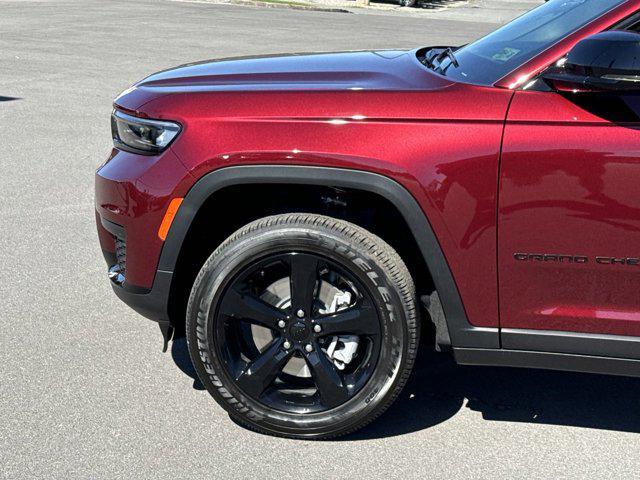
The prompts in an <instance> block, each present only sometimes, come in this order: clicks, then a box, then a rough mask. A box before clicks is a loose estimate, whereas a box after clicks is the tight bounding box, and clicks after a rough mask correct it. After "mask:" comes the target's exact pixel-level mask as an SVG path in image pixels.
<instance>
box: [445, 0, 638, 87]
mask: <svg viewBox="0 0 640 480" xmlns="http://www.w3.org/2000/svg"><path fill="white" fill-rule="evenodd" d="M625 2H626V0H551V1H550V2H547V3H545V4H544V5H541V6H539V7H538V8H536V9H534V10H531V11H530V12H528V13H526V14H525V15H523V16H521V17H519V18H517V19H516V20H514V21H513V22H511V23H509V24H507V25H505V26H504V27H502V28H500V29H499V30H496V31H495V32H493V33H491V34H489V35H487V36H486V37H484V38H481V39H480V40H477V41H476V42H474V43H471V44H469V45H467V46H465V47H463V48H461V49H459V50H456V52H455V58H456V60H457V62H458V66H456V65H455V63H454V62H453V61H452V59H451V58H447V59H445V60H443V61H442V63H441V64H440V65H439V68H438V70H439V71H440V72H441V73H443V74H445V75H446V76H447V77H451V78H454V79H455V80H458V81H461V82H466V83H474V84H479V85H493V84H494V83H496V82H497V81H498V80H500V79H501V78H503V77H504V76H506V75H507V74H509V73H510V72H512V71H513V70H515V69H516V68H517V67H519V66H520V65H522V64H524V63H526V62H528V61H529V60H531V59H532V58H534V57H535V56H536V55H538V54H539V53H541V52H543V51H544V50H546V49H547V48H549V47H551V46H552V45H554V44H555V43H557V42H558V41H560V40H562V39H563V38H564V37H566V36H568V35H569V34H571V33H573V32H574V31H576V30H578V29H579V28H582V27H583V26H585V25H587V24H588V23H590V22H591V21H593V20H595V19H596V18H598V17H600V16H602V15H603V14H605V13H606V12H608V11H609V10H611V9H612V8H614V7H616V6H618V5H621V4H623V3H625Z"/></svg>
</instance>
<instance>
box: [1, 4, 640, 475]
mask: <svg viewBox="0 0 640 480" xmlns="http://www.w3.org/2000/svg"><path fill="white" fill-rule="evenodd" d="M463 17H464V16H462V17H460V18H463ZM443 18H444V17H442V16H439V17H438V19H437V20H433V19H429V18H426V17H420V18H419V17H417V16H411V17H407V16H399V15H395V16H381V15H349V14H335V13H334V14H331V13H314V12H301V11H290V10H276V9H268V10H264V9H252V8H244V7H234V6H215V5H208V4H201V3H181V2H173V1H166V0H157V1H152V0H138V1H136V2H133V1H129V2H128V1H121V0H118V1H110V2H105V1H99V0H91V1H83V2H81V1H38V2H35V1H4V0H0V192H1V193H0V198H1V200H2V201H1V202H0V231H1V232H2V233H1V235H0V252H2V254H1V255H0V266H1V269H0V271H1V272H2V275H3V280H4V281H3V282H2V283H1V284H0V319H1V323H0V326H2V328H3V330H2V333H1V334H0V365H1V368H0V418H1V420H0V472H1V473H2V475H3V476H4V477H5V478H28V477H30V478H32V477H37V478H109V479H113V478H154V479H156V478H187V477H192V478H252V477H261V478H276V479H287V478H295V479H303V478H305V479H306V478H323V479H327V478H341V479H343V478H418V477H419V478H428V477H440V478H532V477H533V478H552V477H573V478H575V477H584V478H600V477H605V476H606V477H607V478H612V477H614V478H632V477H636V478H637V476H638V471H639V468H638V467H639V466H640V461H639V459H638V451H639V450H638V447H640V442H639V438H640V437H639V436H638V432H640V381H639V380H633V379H625V378H608V377H599V376H589V375H573V374H562V373H545V372H533V371H517V370H499V369H488V368H461V367H456V366H454V365H452V364H451V363H449V362H447V361H445V360H441V359H434V358H431V357H427V358H423V359H422V360H421V362H420V364H419V367H418V372H417V375H416V376H415V378H414V380H413V381H412V382H411V384H410V385H409V386H408V388H407V389H406V391H405V393H404V395H403V396H402V398H401V399H400V400H399V401H398V403H397V404H396V405H395V406H394V407H393V408H392V409H391V410H390V411H389V412H388V413H387V414H386V415H385V416H384V417H383V418H381V419H380V420H379V421H377V422H376V423H375V424H373V425H372V426H370V427H368V428H367V429H365V430H364V431H362V432H360V433H358V434H356V435H354V436H351V437H347V438H345V439H343V440H341V441H333V442H301V441H287V440H282V439H275V438H270V437H266V436H262V435H258V434H254V433H251V432H248V431H246V430H244V429H243V428H241V427H239V426H237V425H235V424H234V423H233V422H231V421H230V420H229V418H228V417H227V415H226V414H225V413H224V412H223V411H222V409H221V408H219V407H218V406H217V405H216V404H215V403H214V402H213V400H212V399H210V397H209V396H208V395H207V394H206V393H205V392H203V391H202V390H201V389H200V386H199V384H198V382H196V381H194V379H193V378H192V376H191V375H192V373H191V367H190V364H189V362H188V360H187V358H188V357H187V354H186V350H185V346H184V342H183V341H180V342H177V343H175V344H174V345H173V347H172V352H171V353H169V354H162V353H161V352H160V346H161V345H160V336H159V333H158V332H157V328H156V327H155V326H154V325H153V324H151V323H150V322H148V321H146V320H144V319H142V318H141V317H138V316H137V315H136V314H135V313H133V312H132V311H130V310H129V309H128V308H126V307H125V306H124V305H122V304H121V303H119V301H118V300H117V299H116V298H115V297H114V295H113V294H112V292H111V291H110V287H109V285H108V283H107V278H106V274H105V273H106V272H105V265H104V264H103V260H102V258H101V256H100V253H99V249H98V244H97V239H96V234H95V230H94V225H93V222H94V218H93V205H92V200H93V172H94V169H95V168H96V166H97V165H98V164H99V163H100V162H101V161H102V160H103V159H104V158H105V156H106V155H107V153H108V152H109V149H110V137H109V121H108V120H109V113H110V109H111V107H110V104H111V100H112V99H113V98H114V97H115V96H116V95H117V94H118V93H119V92H120V91H121V90H123V89H124V88H126V87H127V86H129V85H130V84H131V83H133V82H134V81H136V80H138V79H140V78H141V77H143V76H144V75H146V74H147V73H149V72H151V71H154V70H158V69H161V68H166V67H169V66H172V65H175V64H178V63H185V62H188V61H194V60H199V59H203V58H209V57H216V56H229V55H242V54H248V53H258V52H265V53H271V52H281V51H293V50H298V51H318V50H327V49H344V48H353V49H360V48H379V47H392V46H415V45H421V44H428V43H432V42H433V43H443V42H451V43H462V42H465V41H468V40H470V39H472V38H474V37H476V36H478V35H480V34H481V33H483V32H485V31H487V30H490V29H491V28H493V26H494V25H492V24H491V21H492V18H486V17H485V18H483V14H482V11H481V10H478V15H477V17H476V18H475V20H476V21H475V22H469V21H447V20H445V19H443ZM482 20H485V22H483V21H482ZM12 98H13V99H12Z"/></svg>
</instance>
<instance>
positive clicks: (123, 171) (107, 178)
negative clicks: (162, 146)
mask: <svg viewBox="0 0 640 480" xmlns="http://www.w3.org/2000/svg"><path fill="white" fill-rule="evenodd" d="M192 180H193V177H191V176H190V175H189V174H188V172H187V171H186V169H185V167H184V166H183V165H182V163H181V162H180V161H179V160H178V158H177V157H176V156H175V155H174V154H173V153H172V152H171V151H170V150H167V151H165V152H163V153H162V154H161V155H158V156H155V157H151V156H141V155H136V154H132V153H128V152H123V151H120V150H117V149H114V150H113V152H112V155H111V157H110V159H109V161H107V162H106V163H105V164H104V165H103V166H102V167H101V168H100V169H99V170H98V171H97V172H96V177H95V183H96V190H95V194H96V199H95V200H96V201H95V203H96V205H95V206H96V224H97V229H98V238H99V240H100V246H101V248H102V251H103V253H104V257H105V260H106V263H107V269H108V273H109V277H110V283H111V286H112V288H113V290H114V292H115V293H116V295H117V296H118V297H119V298H120V299H121V300H122V301H124V302H125V303H126V304H127V305H129V306H130V307H131V308H133V309H134V310H135V311H136V312H138V313H140V314H141V315H143V316H144V317H147V318H149V319H152V320H154V321H157V322H160V323H161V324H162V323H167V324H168V322H169V315H168V300H169V291H170V288H171V280H172V277H173V272H172V271H163V270H158V261H159V258H160V254H161V252H162V248H163V245H164V242H163V240H162V239H161V238H159V236H158V228H159V226H160V224H161V223H162V218H163V217H164V215H165V212H166V210H167V208H168V205H169V203H170V202H171V200H172V199H173V198H175V197H182V196H184V192H185V191H187V190H188V188H189V187H190V186H191V184H192Z"/></svg>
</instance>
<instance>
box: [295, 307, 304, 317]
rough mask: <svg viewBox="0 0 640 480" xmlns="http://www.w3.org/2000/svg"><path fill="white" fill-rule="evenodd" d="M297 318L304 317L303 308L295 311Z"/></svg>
mask: <svg viewBox="0 0 640 480" xmlns="http://www.w3.org/2000/svg"><path fill="white" fill-rule="evenodd" d="M296 315H297V316H298V318H304V310H302V309H300V310H298V311H297V312H296Z"/></svg>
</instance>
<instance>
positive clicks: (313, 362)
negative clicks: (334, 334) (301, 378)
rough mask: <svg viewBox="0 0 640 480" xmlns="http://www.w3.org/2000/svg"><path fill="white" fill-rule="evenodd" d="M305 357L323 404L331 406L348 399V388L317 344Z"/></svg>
mask: <svg viewBox="0 0 640 480" xmlns="http://www.w3.org/2000/svg"><path fill="white" fill-rule="evenodd" d="M306 358H307V363H308V364H309V369H310V370H311V376H312V377H313V381H314V382H315V384H316V387H318V392H319V393H320V399H321V401H322V403H323V405H325V406H326V407H328V408H333V407H337V406H338V405H341V404H343V403H344V402H346V401H347V400H348V399H349V390H348V388H347V386H346V385H345V383H344V381H343V379H342V376H341V375H340V373H338V370H337V369H336V367H335V366H334V365H333V364H332V363H331V361H330V360H329V359H328V358H327V356H326V355H325V353H324V352H323V351H322V350H320V346H319V345H318V344H316V348H315V350H314V351H313V352H310V353H308V354H307V355H306Z"/></svg>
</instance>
